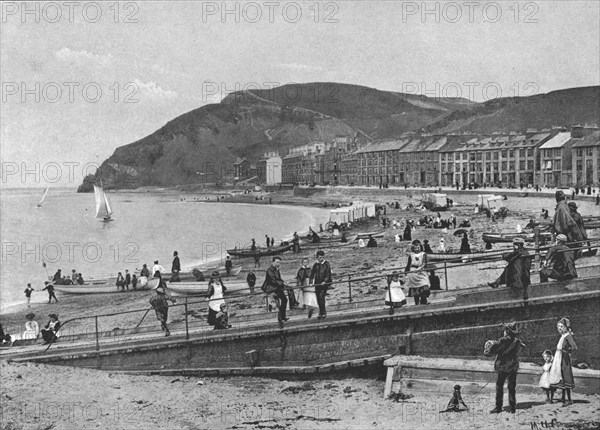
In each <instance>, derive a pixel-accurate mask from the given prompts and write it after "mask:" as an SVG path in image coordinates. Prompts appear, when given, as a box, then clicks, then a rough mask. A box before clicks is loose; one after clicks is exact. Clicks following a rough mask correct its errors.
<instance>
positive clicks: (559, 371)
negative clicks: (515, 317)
mask: <svg viewBox="0 0 600 430" xmlns="http://www.w3.org/2000/svg"><path fill="white" fill-rule="evenodd" d="M502 327H503V336H502V337H501V338H499V339H496V340H488V341H486V342H485V346H484V354H485V355H487V356H491V355H496V359H495V361H494V370H495V371H496V373H497V379H496V402H495V403H496V404H495V408H494V409H493V410H491V411H490V412H491V413H493V414H498V413H501V412H503V400H504V384H505V382H507V381H508V404H509V412H511V413H513V414H514V413H515V412H516V408H517V398H516V387H517V374H518V371H519V353H520V351H521V350H522V348H523V347H525V346H526V345H525V343H524V342H523V341H522V340H521V339H520V338H519V334H520V333H521V332H520V330H519V328H518V326H517V324H516V323H514V322H512V323H508V324H503V325H502ZM556 328H557V330H558V333H559V335H560V338H559V340H558V344H557V345H556V350H555V352H554V353H553V352H552V351H551V350H549V349H547V350H545V351H544V352H543V353H542V357H543V359H544V365H543V367H542V369H543V373H542V376H541V378H540V382H539V386H540V388H542V389H543V390H544V391H545V393H546V403H552V402H553V401H554V393H555V392H556V390H558V389H561V390H562V397H561V401H562V403H563V406H565V407H566V406H570V405H572V404H573V401H572V399H571V390H572V389H573V388H575V380H574V378H573V369H572V366H571V353H572V352H573V351H575V350H577V344H576V343H575V341H574V340H573V330H572V328H571V321H570V320H569V318H566V317H563V318H561V319H560V320H559V321H558V322H557V324H556Z"/></svg>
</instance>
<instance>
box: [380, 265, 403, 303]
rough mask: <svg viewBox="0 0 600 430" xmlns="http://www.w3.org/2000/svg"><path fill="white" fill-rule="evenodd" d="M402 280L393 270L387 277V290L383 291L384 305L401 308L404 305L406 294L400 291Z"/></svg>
mask: <svg viewBox="0 0 600 430" xmlns="http://www.w3.org/2000/svg"><path fill="white" fill-rule="evenodd" d="M403 285H404V280H401V279H400V274H399V273H398V272H397V271H394V272H393V273H392V275H391V276H390V278H389V286H388V291H387V292H386V293H385V305H386V306H390V307H391V308H392V309H393V308H401V307H402V306H405V305H406V296H405V295H404V291H402V286H403Z"/></svg>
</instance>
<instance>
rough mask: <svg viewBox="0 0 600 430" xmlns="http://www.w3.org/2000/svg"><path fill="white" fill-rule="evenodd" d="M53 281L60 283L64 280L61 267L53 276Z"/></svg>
mask: <svg viewBox="0 0 600 430" xmlns="http://www.w3.org/2000/svg"><path fill="white" fill-rule="evenodd" d="M52 282H54V283H55V284H59V283H61V282H62V273H61V272H60V269H58V270H57V271H56V273H55V274H54V276H53V277H52Z"/></svg>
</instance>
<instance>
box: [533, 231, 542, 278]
mask: <svg viewBox="0 0 600 430" xmlns="http://www.w3.org/2000/svg"><path fill="white" fill-rule="evenodd" d="M533 233H534V234H535V270H536V271H537V273H539V272H540V269H541V267H540V264H541V263H540V228H539V226H538V227H535V228H534V229H533Z"/></svg>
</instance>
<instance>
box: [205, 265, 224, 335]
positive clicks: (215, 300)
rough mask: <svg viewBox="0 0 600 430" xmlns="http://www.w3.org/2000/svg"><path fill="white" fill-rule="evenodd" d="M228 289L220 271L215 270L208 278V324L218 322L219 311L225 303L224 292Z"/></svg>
mask: <svg viewBox="0 0 600 430" xmlns="http://www.w3.org/2000/svg"><path fill="white" fill-rule="evenodd" d="M225 291H227V288H226V287H225V285H223V281H221V277H220V276H219V272H218V271H216V270H215V271H214V272H212V274H211V277H210V279H209V280H208V291H207V293H206V300H207V301H208V324H210V325H212V326H214V325H215V324H216V323H217V319H216V317H217V313H219V311H220V310H221V305H222V304H224V303H225V299H223V294H224V293H225Z"/></svg>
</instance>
